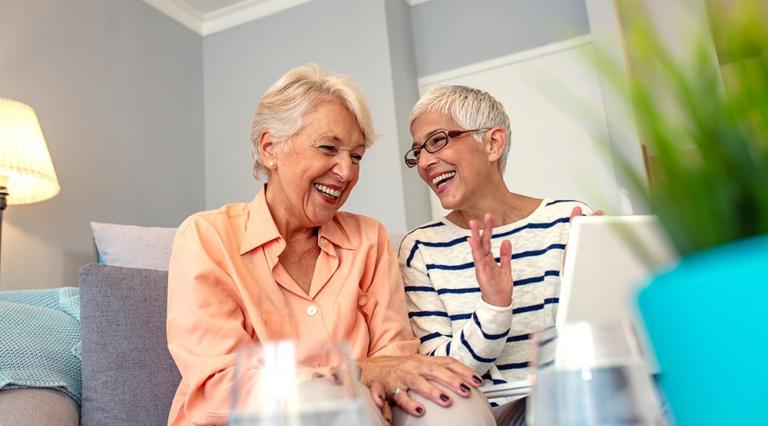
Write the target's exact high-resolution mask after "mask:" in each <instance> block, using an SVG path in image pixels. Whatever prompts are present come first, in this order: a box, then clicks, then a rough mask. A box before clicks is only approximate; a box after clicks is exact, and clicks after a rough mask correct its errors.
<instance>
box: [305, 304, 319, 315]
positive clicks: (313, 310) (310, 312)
mask: <svg viewBox="0 0 768 426" xmlns="http://www.w3.org/2000/svg"><path fill="white" fill-rule="evenodd" d="M316 313H317V306H315V305H312V306H310V307H308V308H307V315H309V316H315V314H316Z"/></svg>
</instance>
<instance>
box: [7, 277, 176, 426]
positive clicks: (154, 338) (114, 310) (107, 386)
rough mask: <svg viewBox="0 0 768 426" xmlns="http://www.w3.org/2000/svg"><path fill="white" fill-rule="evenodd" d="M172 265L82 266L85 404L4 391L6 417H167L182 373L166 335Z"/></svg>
mask: <svg viewBox="0 0 768 426" xmlns="http://www.w3.org/2000/svg"><path fill="white" fill-rule="evenodd" d="M167 280H168V273H167V272H164V271H155V270H149V269H136V268H122V267H117V266H106V265H100V264H89V265H86V266H83V267H82V268H81V269H80V316H81V325H80V329H81V338H82V383H83V384H82V404H81V406H79V407H78V405H77V404H76V403H75V402H74V400H72V399H71V398H69V397H68V396H67V395H65V394H64V393H62V392H58V391H56V390H50V389H15V390H4V391H0V425H56V426H62V425H64V426H65V425H77V424H82V425H85V426H88V425H142V426H146V425H164V424H166V422H167V416H168V410H169V408H170V405H171V401H172V399H173V395H174V394H175V391H176V387H177V386H178V384H179V380H180V375H179V372H178V370H177V369H176V365H175V363H174V362H173V359H172V358H171V356H170V354H169V353H168V349H167V344H166V335H165V317H166V299H167Z"/></svg>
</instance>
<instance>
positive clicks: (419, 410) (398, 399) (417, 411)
mask: <svg viewBox="0 0 768 426" xmlns="http://www.w3.org/2000/svg"><path fill="white" fill-rule="evenodd" d="M408 392H409V389H408V388H406V387H397V388H395V389H394V390H393V391H392V393H391V395H390V399H391V400H392V401H394V402H395V404H397V405H398V406H399V407H400V408H402V409H403V411H405V412H406V413H408V414H410V415H412V416H416V417H421V416H423V415H424V406H423V405H421V404H419V403H418V402H417V401H416V400H415V399H413V398H411V396H410V395H409V394H408Z"/></svg>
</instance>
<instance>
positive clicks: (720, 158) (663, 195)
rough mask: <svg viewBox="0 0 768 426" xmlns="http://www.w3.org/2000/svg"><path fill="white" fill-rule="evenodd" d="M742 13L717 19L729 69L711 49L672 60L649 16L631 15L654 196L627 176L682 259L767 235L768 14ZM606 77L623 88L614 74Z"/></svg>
mask: <svg viewBox="0 0 768 426" xmlns="http://www.w3.org/2000/svg"><path fill="white" fill-rule="evenodd" d="M737 3H739V9H738V10H739V11H740V13H738V14H733V13H720V12H722V11H717V10H712V9H710V11H709V12H710V25H711V27H712V28H713V29H715V33H716V34H717V35H718V37H719V40H718V55H720V56H724V55H725V53H721V52H726V51H727V52H728V53H727V55H728V56H729V58H730V60H733V62H731V63H730V64H727V65H724V66H718V64H717V62H718V61H717V60H713V57H712V54H711V52H712V48H711V44H710V45H709V46H707V44H706V43H704V42H692V44H691V45H690V49H689V52H690V56H689V57H687V58H681V57H680V55H679V54H678V55H673V54H672V53H671V52H670V50H669V49H668V48H667V47H666V46H665V45H664V43H663V42H662V40H661V38H660V36H659V35H658V34H657V33H656V32H655V31H654V29H653V26H652V25H651V24H650V21H649V19H648V18H647V16H646V15H644V14H643V13H642V11H641V10H633V11H631V13H625V15H627V16H631V17H632V18H631V19H630V21H631V22H629V24H630V25H629V26H628V28H627V33H626V39H625V42H626V47H627V51H628V52H630V58H629V59H630V63H631V67H630V68H631V71H630V77H629V100H630V102H631V104H632V106H633V108H634V113H635V119H636V122H637V124H638V128H639V131H640V135H641V140H642V141H643V143H644V144H645V145H646V146H647V147H648V148H649V153H650V155H649V158H650V159H651V161H650V167H649V170H650V172H651V184H650V187H649V186H648V185H647V180H646V176H644V175H640V174H639V173H637V172H634V171H632V169H631V168H630V167H629V166H628V165H627V164H623V165H622V166H621V168H622V169H623V170H624V171H625V173H626V174H627V176H628V177H629V178H630V180H631V181H632V182H633V184H634V185H635V186H636V188H637V189H641V190H643V191H646V190H647V188H650V191H649V192H645V193H646V194H647V196H648V202H649V203H650V205H651V207H652V209H653V211H654V212H655V213H656V214H657V215H658V216H659V218H660V221H661V223H662V225H663V226H664V228H665V229H666V231H667V232H668V234H669V236H670V238H671V240H672V242H673V244H674V245H675V246H676V247H677V249H678V251H679V252H680V254H681V255H687V254H690V253H693V252H698V251H702V250H705V249H707V248H710V247H713V246H717V245H720V244H724V243H727V242H730V241H734V240H738V239H741V238H746V237H750V236H754V235H759V234H766V233H768V29H766V28H767V27H766V26H765V25H763V24H764V23H763V22H762V21H761V18H760V17H761V16H764V15H765V8H767V6H766V5H765V2H763V1H760V0H744V1H741V2H737ZM734 58H735V59H734ZM603 59H604V58H603ZM600 67H601V69H603V70H604V71H605V72H607V75H609V76H613V78H614V80H616V78H617V75H618V74H619V71H618V69H617V67H616V66H615V65H611V64H608V63H607V61H605V60H602V61H600ZM723 82H724V83H725V84H723Z"/></svg>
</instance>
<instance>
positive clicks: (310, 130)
mask: <svg viewBox="0 0 768 426" xmlns="http://www.w3.org/2000/svg"><path fill="white" fill-rule="evenodd" d="M303 121H304V126H303V128H302V129H301V130H300V131H299V132H298V133H297V134H296V135H294V136H293V137H292V138H291V139H290V141H288V142H287V143H286V145H284V146H273V147H271V148H272V153H271V155H269V154H268V155H267V157H271V158H272V159H273V160H269V161H272V166H271V167H269V166H268V168H269V169H270V177H269V185H268V188H269V189H270V191H269V192H272V190H274V192H272V195H273V197H270V202H271V203H272V204H277V205H272V204H271V205H270V207H271V208H272V209H273V214H286V215H287V217H288V219H289V220H290V222H291V223H293V224H297V225H298V224H300V225H301V226H302V227H308V228H310V227H317V226H322V225H323V224H325V223H328V222H329V221H330V220H331V219H332V218H333V215H334V214H335V213H336V212H337V211H338V210H339V208H341V206H342V205H344V202H345V201H346V200H347V198H348V197H349V193H350V191H352V188H354V186H355V184H356V183H357V180H358V177H359V174H360V160H362V158H363V155H364V154H365V137H364V136H363V132H362V130H361V129H360V126H359V125H358V123H357V119H356V118H355V116H354V115H353V114H352V113H351V112H350V111H349V109H347V107H346V106H344V104H342V103H341V102H339V101H338V100H335V99H330V100H325V101H320V102H319V103H318V104H316V105H315V106H314V107H313V108H312V109H311V110H310V112H309V113H307V114H306V115H305V116H304V119H303ZM262 149H265V148H264V147H262ZM269 161H267V163H269Z"/></svg>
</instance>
